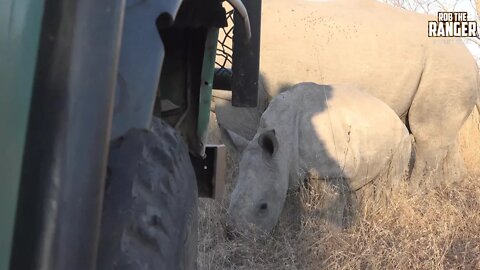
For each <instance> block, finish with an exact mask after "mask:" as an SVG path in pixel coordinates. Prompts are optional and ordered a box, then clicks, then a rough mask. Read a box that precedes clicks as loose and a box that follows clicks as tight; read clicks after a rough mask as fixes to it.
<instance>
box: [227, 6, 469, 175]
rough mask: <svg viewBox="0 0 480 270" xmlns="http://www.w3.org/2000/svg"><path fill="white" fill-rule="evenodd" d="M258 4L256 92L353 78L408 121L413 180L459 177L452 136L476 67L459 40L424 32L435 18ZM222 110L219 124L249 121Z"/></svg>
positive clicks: (371, 9)
mask: <svg viewBox="0 0 480 270" xmlns="http://www.w3.org/2000/svg"><path fill="white" fill-rule="evenodd" d="M262 9H263V10H264V11H265V12H263V13H262V29H261V30H262V36H261V54H260V57H261V59H260V71H261V74H262V81H261V83H260V84H259V86H260V87H261V89H263V90H265V91H266V93H268V94H269V95H270V96H272V97H275V96H276V95H277V94H278V93H280V92H281V91H282V89H283V88H284V87H285V86H289V85H293V84H296V83H299V82H305V81H312V82H316V83H319V84H338V83H351V84H353V85H355V86H356V87H358V88H359V89H360V90H362V91H366V92H368V93H370V94H371V95H373V96H375V97H377V98H378V99H380V100H382V101H383V102H384V103H386V104H387V105H388V106H389V107H390V108H392V109H393V110H394V111H395V112H396V114H397V115H398V116H400V117H401V118H402V119H403V120H404V121H405V122H406V124H407V125H408V127H409V129H410V131H411V133H412V134H413V136H414V138H415V147H416V162H415V165H414V166H415V167H414V172H413V174H414V176H415V177H414V178H416V179H417V180H418V181H421V179H423V178H425V176H429V175H430V174H431V173H432V172H435V173H436V172H438V173H440V172H441V174H435V175H432V176H431V178H432V179H435V180H437V179H445V180H456V179H461V178H462V175H463V174H464V173H465V172H466V169H465V166H464V163H463V159H462V157H461V156H460V155H459V149H458V145H457V134H458V131H459V130H460V128H461V127H462V125H463V123H464V122H465V120H466V119H467V117H468V115H469V114H470V113H471V112H472V110H473V108H474V106H475V103H476V102H477V104H478V68H477V65H476V63H475V60H474V59H473V57H472V55H471V54H470V52H469V51H468V50H467V48H466V47H465V45H464V44H463V43H462V42H461V40H460V39H457V38H439V37H437V38H429V37H428V36H427V25H428V24H427V21H429V20H436V17H435V16H429V15H423V14H418V13H414V12H409V11H406V10H402V9H400V8H395V7H391V6H389V5H386V4H384V3H379V2H378V1H375V0H337V1H307V0H264V1H263V2H262ZM477 107H478V106H477ZM222 109H223V110H222V111H220V110H219V113H218V114H217V116H218V119H219V123H220V124H222V125H223V126H224V127H225V128H227V129H229V130H233V131H236V130H237V129H238V128H242V127H246V126H248V127H250V126H251V125H247V124H245V122H248V121H251V119H253V117H250V116H254V113H252V114H248V111H252V110H249V109H245V111H247V113H240V112H239V108H236V111H235V113H234V114H231V115H234V117H232V118H231V119H228V118H227V117H224V116H222V115H221V114H222V113H223V114H226V115H229V114H230V113H229V112H228V110H227V108H226V107H225V108H222ZM247 115H248V116H249V117H248V118H247V117H246V118H242V117H245V116H247ZM224 119H225V121H223V120H224ZM257 121H258V120H257ZM240 123H241V124H240ZM257 123H258V122H257ZM237 133H239V134H240V131H238V132H237ZM442 169H443V170H442Z"/></svg>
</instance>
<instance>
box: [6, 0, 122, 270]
mask: <svg viewBox="0 0 480 270" xmlns="http://www.w3.org/2000/svg"><path fill="white" fill-rule="evenodd" d="M124 5H125V3H124V1H118V0H104V1H97V0H84V1H67V0H64V1H63V0H46V1H45V14H44V17H43V18H44V19H43V22H42V31H41V36H40V49H39V53H38V55H39V56H38V61H37V66H36V74H35V82H34V88H33V95H32V102H31V110H30V116H29V117H30V119H29V123H28V133H27V141H26V145H25V152H24V160H23V168H22V180H21V185H20V192H19V202H18V211H17V217H16V226H15V234H14V245H13V252H12V257H11V266H10V267H11V269H29V270H37V269H38V270H40V269H41V270H64V269H69V270H77V269H78V270H89V269H94V268H95V263H96V253H97V241H98V235H99V226H100V215H101V207H102V200H103V189H104V179H105V173H106V167H105V166H106V161H107V153H108V151H107V150H108V143H109V136H110V126H111V118H112V108H113V94H114V88H115V81H116V75H117V65H118V54H119V47H120V36H121V29H122V21H123V10H124Z"/></svg>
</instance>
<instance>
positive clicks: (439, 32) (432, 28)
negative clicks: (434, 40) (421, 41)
mask: <svg viewBox="0 0 480 270" xmlns="http://www.w3.org/2000/svg"><path fill="white" fill-rule="evenodd" d="M437 20H438V21H429V22H428V36H429V37H476V36H478V31H477V22H476V21H469V20H468V17H467V12H438V19H437Z"/></svg>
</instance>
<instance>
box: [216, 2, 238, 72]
mask: <svg viewBox="0 0 480 270" xmlns="http://www.w3.org/2000/svg"><path fill="white" fill-rule="evenodd" d="M224 3H225V4H224V7H225V9H226V10H227V26H226V27H224V28H221V29H220V32H219V34H218V44H217V56H216V58H215V68H216V73H219V72H229V70H230V68H231V67H232V54H233V48H232V45H233V12H234V9H233V8H232V7H231V6H230V5H229V4H228V3H227V2H224Z"/></svg>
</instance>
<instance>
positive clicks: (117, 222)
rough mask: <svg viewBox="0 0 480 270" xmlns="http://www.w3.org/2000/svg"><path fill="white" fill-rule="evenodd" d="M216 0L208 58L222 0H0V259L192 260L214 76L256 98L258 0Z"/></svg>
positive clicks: (45, 262) (251, 100)
mask: <svg viewBox="0 0 480 270" xmlns="http://www.w3.org/2000/svg"><path fill="white" fill-rule="evenodd" d="M228 2H229V3H230V4H231V5H232V6H233V7H234V8H235V12H234V15H233V17H234V21H235V22H236V23H235V24H234V33H235V36H234V42H233V43H234V48H233V51H234V52H233V66H232V70H231V71H228V70H227V71H225V70H223V71H222V72H220V71H216V70H215V68H214V63H215V58H216V48H217V36H218V32H219V29H222V28H224V27H227V18H228V16H229V14H230V16H231V13H227V12H226V10H225V9H224V7H223V5H222V4H224V3H222V2H221V1H220V0H204V1H194V0H183V1H182V0H169V1H163V0H147V1H142V0H126V1H125V0H104V1H98V0H78V1H71V0H0V25H1V28H0V118H1V121H0V123H1V133H0V137H1V140H0V150H1V151H0V179H1V181H0V218H1V222H0V269H2V270H3V269H12V270H13V269H15V270H20V269H21V270H23V269H48V270H55V269H62V270H65V269H69V270H75V269H81V270H87V269H102V270H104V269H193V268H194V267H195V259H196V249H197V248H196V240H197V226H198V224H197V196H204V197H215V196H218V195H219V192H220V191H221V189H220V187H221V180H222V176H221V174H220V171H221V170H220V168H221V166H222V164H221V162H223V161H224V158H222V153H223V151H222V149H221V147H219V146H207V145H206V143H205V139H206V135H207V129H208V121H209V113H210V100H211V91H212V86H213V85H214V84H217V85H219V87H220V88H223V89H232V91H233V105H235V106H247V107H248V106H255V105H256V96H257V94H256V91H257V87H256V86H257V80H258V48H259V34H260V33H259V31H260V30H259V29H260V5H261V1H259V0H243V3H242V1H241V0H229V1H228ZM230 26H231V25H230ZM215 74H216V76H215ZM214 77H216V79H215V80H214ZM179 134H180V135H179Z"/></svg>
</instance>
